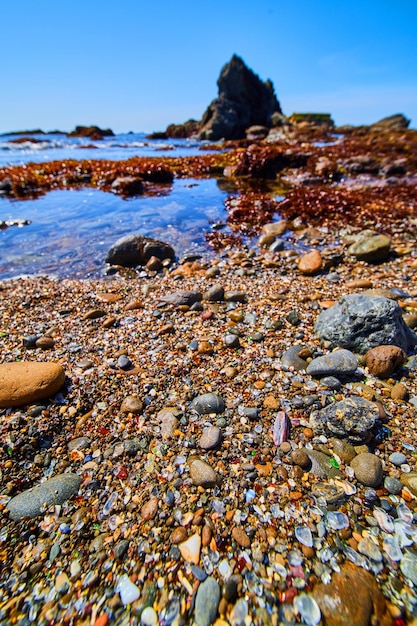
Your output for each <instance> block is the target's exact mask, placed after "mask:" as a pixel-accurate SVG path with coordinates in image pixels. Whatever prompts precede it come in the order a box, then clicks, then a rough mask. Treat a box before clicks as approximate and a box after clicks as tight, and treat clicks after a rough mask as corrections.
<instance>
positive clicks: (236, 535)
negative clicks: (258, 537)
mask: <svg viewBox="0 0 417 626" xmlns="http://www.w3.org/2000/svg"><path fill="white" fill-rule="evenodd" d="M232 537H233V539H234V540H235V541H236V543H237V544H238V545H239V546H241V547H242V548H249V547H250V545H251V540H250V539H249V537H248V535H247V533H246V531H245V530H244V529H243V528H242V527H241V526H235V527H234V528H233V530H232Z"/></svg>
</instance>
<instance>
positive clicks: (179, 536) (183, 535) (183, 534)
mask: <svg viewBox="0 0 417 626" xmlns="http://www.w3.org/2000/svg"><path fill="white" fill-rule="evenodd" d="M170 539H171V543H173V544H177V543H183V542H184V541H185V540H186V539H187V531H186V529H185V528H184V526H178V527H177V528H175V529H174V530H173V531H172V533H171V538H170Z"/></svg>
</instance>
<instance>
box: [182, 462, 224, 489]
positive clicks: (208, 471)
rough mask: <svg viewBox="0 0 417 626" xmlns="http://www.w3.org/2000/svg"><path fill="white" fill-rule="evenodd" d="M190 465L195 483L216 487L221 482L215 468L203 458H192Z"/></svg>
mask: <svg viewBox="0 0 417 626" xmlns="http://www.w3.org/2000/svg"><path fill="white" fill-rule="evenodd" d="M188 464H189V466H190V477H191V480H192V483H193V485H197V486H201V487H205V488H208V487H214V486H215V485H217V483H218V482H219V478H218V476H217V474H216V472H215V471H214V469H213V468H212V467H211V465H209V464H208V463H206V462H205V461H202V460H201V459H198V458H196V459H192V460H190V461H189V462H188Z"/></svg>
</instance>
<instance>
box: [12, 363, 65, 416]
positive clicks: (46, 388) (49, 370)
mask: <svg viewBox="0 0 417 626" xmlns="http://www.w3.org/2000/svg"><path fill="white" fill-rule="evenodd" d="M64 380H65V371H64V368H63V367H62V366H61V365H59V364H58V363H38V362H36V361H20V362H18V363H4V364H2V365H0V407H10V406H22V405H23V404H32V403H33V402H37V401H38V400H43V399H45V398H49V397H50V396H53V395H54V394H55V393H57V392H58V391H59V390H60V389H61V387H62V385H63V384H64Z"/></svg>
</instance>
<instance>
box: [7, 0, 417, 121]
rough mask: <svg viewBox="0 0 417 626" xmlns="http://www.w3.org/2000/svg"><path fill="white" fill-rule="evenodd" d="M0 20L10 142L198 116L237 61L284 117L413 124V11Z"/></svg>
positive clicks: (149, 12)
mask: <svg viewBox="0 0 417 626" xmlns="http://www.w3.org/2000/svg"><path fill="white" fill-rule="evenodd" d="M1 21H2V25H1V34H0V68H1V73H0V75H1V84H2V89H1V97H0V132H7V131H10V130H18V129H27V128H39V127H40V128H43V129H44V130H51V129H55V128H59V129H63V130H71V129H72V128H74V126H75V125H76V124H85V125H87V124H98V125H99V126H103V127H110V128H112V129H113V130H114V131H115V132H123V131H129V130H134V131H142V130H143V131H147V132H149V131H154V130H162V129H164V128H165V127H166V126H167V125H168V124H169V123H171V122H177V123H178V122H183V121H185V120H187V119H189V118H195V119H200V118H201V116H202V114H203V112H204V110H205V108H206V106H207V105H208V104H209V103H210V101H211V100H212V99H213V98H215V97H216V95H217V85H216V80H217V78H218V76H219V73H220V70H221V67H222V66H223V65H224V64H225V63H226V62H227V61H229V59H230V58H231V56H232V55H233V54H234V53H236V54H238V55H239V56H241V57H242V58H243V60H244V61H245V62H246V63H247V65H248V66H249V67H251V68H252V69H253V70H254V71H255V72H256V73H257V74H258V75H259V76H260V77H261V78H262V79H263V80H265V79H267V78H270V79H271V80H272V82H273V83H274V86H275V91H276V94H277V97H278V99H279V101H280V103H281V107H282V109H283V111H284V113H285V114H288V115H290V114H291V113H293V112H294V111H297V112H303V111H304V112H307V111H316V112H330V113H331V114H332V116H333V118H334V120H335V122H336V123H337V124H347V123H352V124H368V123H372V122H375V121H377V120H378V119H381V118H382V117H385V116H387V115H391V114H393V113H404V114H405V115H406V116H407V117H408V118H410V119H411V120H412V126H413V127H417V1H416V0H395V1H394V0H389V1H387V0H362V1H357V0H351V1H350V2H341V1H338V0H332V1H327V0H297V1H294V0H286V1H285V2H284V1H281V0H256V1H252V0H238V1H237V0H210V1H208V2H202V1H200V0H193V1H191V0H158V2H156V1H154V2H148V1H145V0H118V1H117V2H108V1H107V0H100V1H97V0H72V1H71V2H69V1H66V0H37V1H36V2H35V1H34V0H16V2H13V3H12V2H7V3H4V4H3V6H2V11H1Z"/></svg>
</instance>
